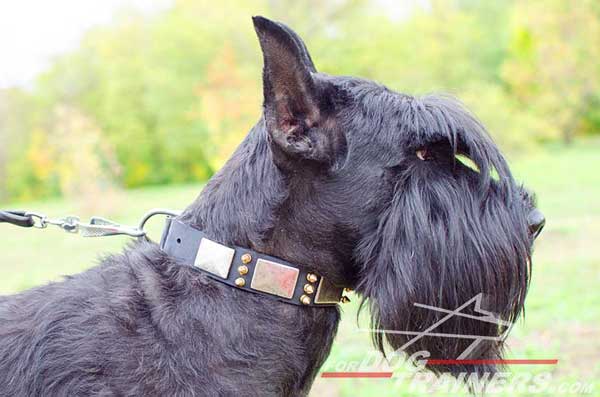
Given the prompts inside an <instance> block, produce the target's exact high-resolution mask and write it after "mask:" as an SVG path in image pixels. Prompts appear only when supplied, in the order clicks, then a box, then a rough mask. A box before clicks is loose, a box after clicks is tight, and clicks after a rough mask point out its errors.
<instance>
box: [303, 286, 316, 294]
mask: <svg viewBox="0 0 600 397" xmlns="http://www.w3.org/2000/svg"><path fill="white" fill-rule="evenodd" d="M304 292H306V293H307V294H308V295H311V294H312V293H314V292H315V287H314V285H311V284H304Z"/></svg>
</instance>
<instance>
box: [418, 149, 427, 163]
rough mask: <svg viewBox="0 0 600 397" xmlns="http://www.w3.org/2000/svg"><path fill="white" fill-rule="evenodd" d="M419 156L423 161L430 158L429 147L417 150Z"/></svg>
mask: <svg viewBox="0 0 600 397" xmlns="http://www.w3.org/2000/svg"><path fill="white" fill-rule="evenodd" d="M416 153H417V158H418V159H419V160H421V161H426V160H429V158H428V155H429V153H428V152H427V149H419V150H417V152H416Z"/></svg>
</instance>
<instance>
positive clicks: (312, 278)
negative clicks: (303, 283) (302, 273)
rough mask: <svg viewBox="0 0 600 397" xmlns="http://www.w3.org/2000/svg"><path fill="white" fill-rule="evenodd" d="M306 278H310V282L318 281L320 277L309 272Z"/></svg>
mask: <svg viewBox="0 0 600 397" xmlns="http://www.w3.org/2000/svg"><path fill="white" fill-rule="evenodd" d="M306 279H307V280H308V282H309V283H316V282H317V280H318V279H319V278H318V277H317V275H316V274H314V273H308V274H307V275H306Z"/></svg>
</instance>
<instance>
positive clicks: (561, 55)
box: [503, 0, 600, 142]
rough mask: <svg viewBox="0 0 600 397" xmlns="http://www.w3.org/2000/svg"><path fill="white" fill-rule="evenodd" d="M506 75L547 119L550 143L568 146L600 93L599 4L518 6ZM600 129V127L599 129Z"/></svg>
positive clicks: (548, 1) (549, 1)
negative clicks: (556, 139) (556, 141)
mask: <svg viewBox="0 0 600 397" xmlns="http://www.w3.org/2000/svg"><path fill="white" fill-rule="evenodd" d="M512 15H513V16H512V19H513V21H512V24H513V28H512V31H513V38H512V41H511V46H510V56H509V58H508V59H507V61H506V63H505V65H504V70H503V76H504V79H505V80H506V82H507V83H508V85H509V87H510V92H511V95H513V96H514V97H515V98H516V99H517V100H518V101H519V102H520V104H521V105H522V106H524V107H526V108H527V109H528V110H529V111H530V112H532V113H534V114H537V115H538V117H541V118H547V119H548V120H549V121H550V124H551V125H552V126H553V128H552V129H550V130H548V131H547V134H548V136H547V138H552V137H553V136H556V135H558V134H561V135H562V137H563V139H564V141H565V142H570V141H571V140H572V139H573V136H574V134H575V133H576V132H577V131H578V130H580V129H581V127H582V124H581V123H582V121H583V119H584V117H585V113H586V112H588V113H589V112H592V111H593V110H592V109H590V105H594V104H597V98H598V90H599V89H600V46H598V40H600V4H599V3H598V2H597V1H594V0H581V1H577V2H565V1H559V0H545V1H520V2H518V3H517V4H516V6H515V7H514V9H513V10H512ZM598 127H600V125H598Z"/></svg>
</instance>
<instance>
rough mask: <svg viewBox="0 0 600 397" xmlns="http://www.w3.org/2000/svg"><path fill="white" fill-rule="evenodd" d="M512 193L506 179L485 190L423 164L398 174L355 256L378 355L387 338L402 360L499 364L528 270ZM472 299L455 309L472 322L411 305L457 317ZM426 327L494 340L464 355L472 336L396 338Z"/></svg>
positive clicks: (472, 180)
mask: <svg viewBox="0 0 600 397" xmlns="http://www.w3.org/2000/svg"><path fill="white" fill-rule="evenodd" d="M479 179H480V178H479ZM513 188H514V186H513V182H512V179H510V180H509V181H508V182H507V183H499V182H492V181H491V180H488V181H487V182H486V183H485V184H483V185H482V184H480V181H479V180H478V177H477V176H474V175H468V174H467V173H464V174H458V175H456V174H453V173H452V171H451V170H444V169H436V168H434V167H430V165H429V164H425V163H417V164H414V165H413V166H410V167H407V168H406V169H405V170H404V171H403V172H402V174H401V175H399V176H398V178H397V182H396V184H395V189H394V196H393V199H392V202H391V204H390V206H389V208H387V210H386V212H385V213H384V214H383V215H382V217H381V218H380V219H381V221H380V222H379V225H378V228H377V230H376V231H374V232H373V233H372V234H371V236H370V238H368V239H365V240H364V241H363V242H362V243H361V245H360V247H359V249H358V254H357V257H358V258H359V260H360V261H361V262H362V263H363V264H364V265H363V266H364V267H363V270H362V274H361V279H360V282H359V286H358V288H357V292H359V293H361V294H362V295H363V297H364V298H365V301H366V302H368V304H369V307H370V310H371V316H372V324H371V325H372V328H373V329H374V330H378V331H375V332H374V333H373V340H374V343H375V344H376V346H377V347H378V348H379V349H380V350H381V351H382V352H384V354H385V349H386V346H385V345H386V342H387V344H389V346H391V348H392V350H394V351H395V350H398V349H400V350H402V351H403V352H404V353H406V354H407V355H408V356H411V355H413V354H414V353H417V352H422V351H425V352H428V353H429V354H430V357H429V358H430V359H438V360H439V359H442V360H456V359H458V358H460V359H469V360H498V359H500V358H501V356H502V352H503V338H500V337H501V336H502V335H503V334H504V333H505V331H506V330H507V326H509V325H510V324H511V323H513V322H514V321H515V320H516V319H517V317H518V316H519V314H520V313H521V312H522V311H523V304H524V299H525V294H526V291H527V287H528V283H529V276H530V272H531V269H530V263H531V262H530V249H531V243H532V241H531V238H530V237H529V234H528V231H527V227H526V225H527V222H526V219H525V215H524V214H525V213H526V209H525V205H524V203H523V202H522V200H521V197H518V196H519V195H518V194H516V193H515V192H514V191H513ZM481 297H484V299H483V301H481V300H480V298H481ZM365 301H363V303H364V302H365ZM469 301H471V302H470V303H469V304H467V305H466V307H464V308H463V309H462V310H460V312H461V313H462V314H464V315H469V316H471V317H465V316H460V315H456V314H449V313H447V312H444V311H436V310H433V309H431V308H424V307H422V306H415V304H421V305H428V306H433V307H435V308H440V309H444V310H449V311H454V310H455V309H458V308H460V307H461V306H464V304H466V303H467V302H469ZM480 304H481V309H483V310H485V311H489V312H492V313H494V316H496V317H497V319H499V320H503V321H504V323H502V322H500V324H499V322H497V321H493V318H492V317H489V316H488V318H487V320H488V321H481V320H480V319H477V318H476V317H482V316H485V314H483V313H481V312H480V311H479V310H478V309H479V308H478V306H479V305H480ZM489 320H492V321H489ZM436 324H437V325H436ZM427 330H429V332H430V333H436V334H440V333H442V334H452V335H463V336H466V335H471V336H482V337H498V339H497V340H486V341H483V342H480V343H479V344H478V346H477V348H475V349H473V350H472V351H471V352H470V353H469V352H468V351H467V349H469V346H471V344H472V343H473V342H474V340H473V339H469V338H460V337H452V336H448V337H444V336H439V335H438V336H421V337H416V336H417V335H414V334H400V333H394V331H409V332H418V333H422V332H425V331H427ZM386 331H392V332H386ZM415 337H416V338H415ZM465 352H467V353H468V354H466V353H465ZM388 353H389V350H388ZM426 354H427V353H426ZM427 368H428V369H430V370H432V371H433V372H435V373H445V372H449V373H452V374H453V375H455V376H457V375H459V374H460V373H463V372H467V373H469V374H470V373H478V374H482V373H485V372H495V371H496V370H497V366H496V365H494V364H493V363H476V364H472V363H469V364H461V363H456V362H455V363H452V364H445V365H430V364H428V365H427Z"/></svg>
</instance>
